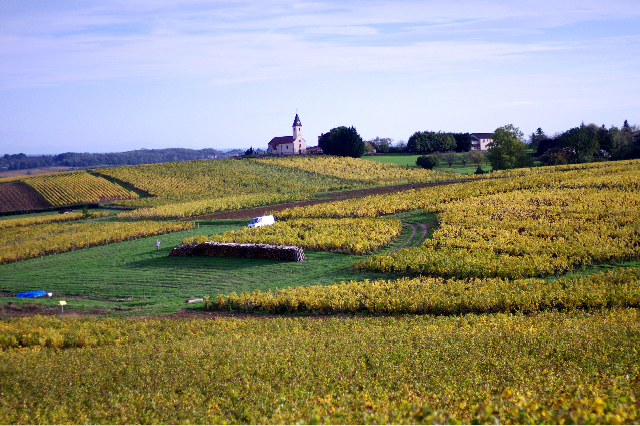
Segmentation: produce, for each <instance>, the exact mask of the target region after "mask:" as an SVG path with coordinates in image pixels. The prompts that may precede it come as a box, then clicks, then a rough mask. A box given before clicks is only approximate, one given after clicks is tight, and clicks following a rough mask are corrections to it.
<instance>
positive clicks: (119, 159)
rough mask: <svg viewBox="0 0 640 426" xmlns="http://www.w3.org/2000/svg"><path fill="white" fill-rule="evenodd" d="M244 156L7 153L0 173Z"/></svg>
mask: <svg viewBox="0 0 640 426" xmlns="http://www.w3.org/2000/svg"><path fill="white" fill-rule="evenodd" d="M237 154H239V155H242V154H244V151H242V150H233V151H228V152H222V151H218V150H216V149H211V148H205V149H199V150H195V149H187V148H166V149H138V150H135V151H127V152H116V153H108V154H90V153H78V152H66V153H64V154H58V155H26V154H5V155H4V156H2V157H0V170H24V169H37V168H43V167H56V166H62V167H80V168H82V167H99V166H126V165H135V164H153V163H167V162H171V161H187V160H200V159H214V158H227V157H231V156H233V155H237Z"/></svg>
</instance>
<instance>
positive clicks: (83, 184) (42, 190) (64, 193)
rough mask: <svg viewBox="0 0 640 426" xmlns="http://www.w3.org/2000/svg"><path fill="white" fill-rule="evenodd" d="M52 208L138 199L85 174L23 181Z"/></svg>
mask: <svg viewBox="0 0 640 426" xmlns="http://www.w3.org/2000/svg"><path fill="white" fill-rule="evenodd" d="M22 182H24V183H26V184H27V185H29V186H30V187H32V188H33V189H35V190H36V191H37V192H38V193H39V194H40V195H42V196H43V197H44V199H45V200H47V202H49V203H50V204H51V205H52V206H65V205H69V204H81V203H90V202H98V201H110V200H121V199H129V198H138V194H136V193H135V192H131V191H127V190H125V189H124V188H122V187H121V186H119V185H116V184H115V183H112V182H109V181H108V180H106V179H104V178H102V177H99V176H94V175H92V174H89V173H87V172H84V171H82V172H65V173H55V174H51V175H44V176H34V177H30V178H26V179H23V180H22Z"/></svg>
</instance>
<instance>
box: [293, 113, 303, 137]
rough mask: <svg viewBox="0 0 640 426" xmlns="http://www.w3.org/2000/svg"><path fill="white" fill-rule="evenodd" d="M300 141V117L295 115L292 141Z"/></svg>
mask: <svg viewBox="0 0 640 426" xmlns="http://www.w3.org/2000/svg"><path fill="white" fill-rule="evenodd" d="M298 139H302V123H301V122H300V117H298V114H296V118H295V119H294V120H293V140H294V141H296V140H298Z"/></svg>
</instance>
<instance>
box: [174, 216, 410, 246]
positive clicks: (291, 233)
mask: <svg viewBox="0 0 640 426" xmlns="http://www.w3.org/2000/svg"><path fill="white" fill-rule="evenodd" d="M401 233H402V224H401V223H400V221H399V220H398V219H318V220H292V221H287V222H284V221H278V222H276V223H275V224H273V225H270V226H263V227H260V228H244V229H241V230H239V231H228V232H225V233H223V234H214V235H211V236H210V237H206V236H200V237H191V238H185V239H184V240H183V241H182V243H183V244H199V243H202V242H205V241H217V242H224V243H264V244H274V245H284V246H301V247H303V248H304V249H306V250H315V251H334V252H343V253H350V254H365V253H371V252H374V251H377V250H379V249H381V248H382V247H385V246H388V245H389V244H391V243H392V242H393V241H394V240H395V239H396V238H397V237H398V236H399V235H400V234H401Z"/></svg>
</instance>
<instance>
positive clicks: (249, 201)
mask: <svg viewBox="0 0 640 426" xmlns="http://www.w3.org/2000/svg"><path fill="white" fill-rule="evenodd" d="M307 197H308V194H250V195H241V196H237V197H224V198H216V199H212V200H200V201H191V202H186V203H177V204H164V205H161V206H156V207H147V208H139V209H136V210H133V211H128V212H122V213H118V215H117V217H118V219H128V220H132V219H133V220H138V219H183V218H190V217H195V216H202V215H205V214H210V213H216V212H221V211H228V210H239V209H246V208H251V207H260V206H271V205H274V204H280V203H284V202H290V201H297V200H301V199H305V198H307Z"/></svg>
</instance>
